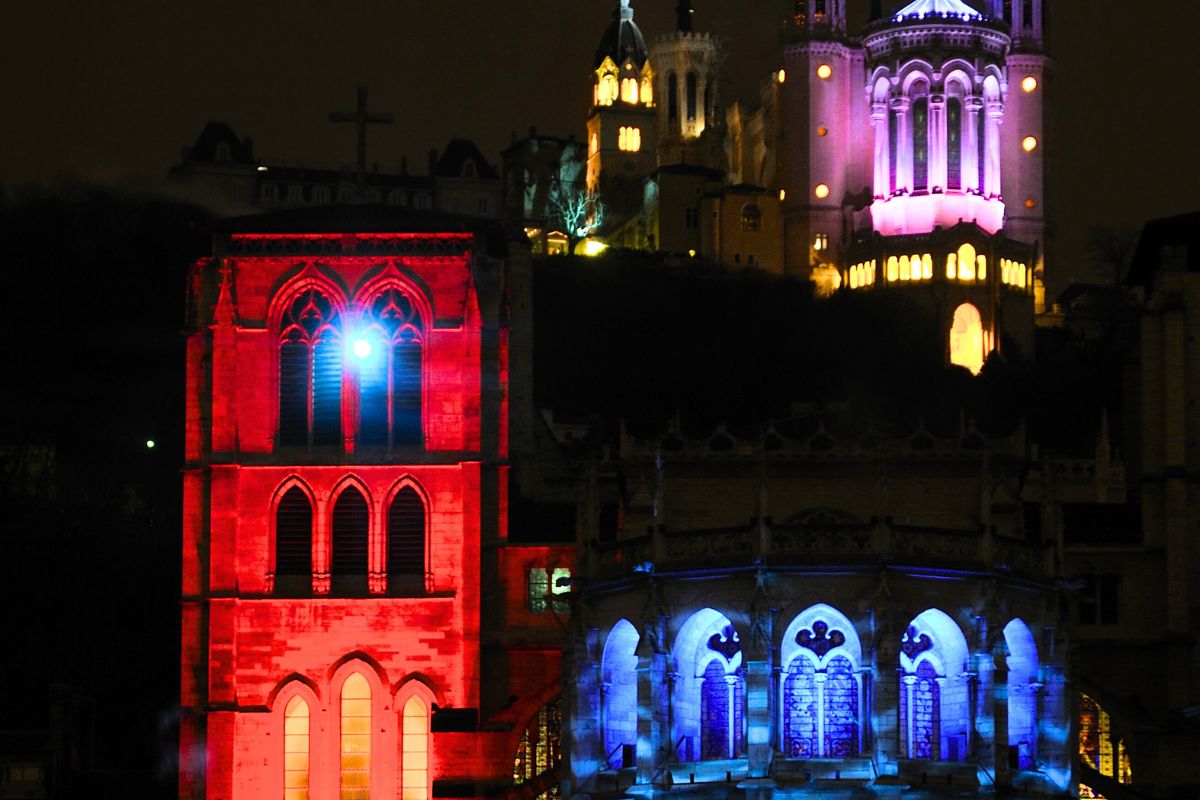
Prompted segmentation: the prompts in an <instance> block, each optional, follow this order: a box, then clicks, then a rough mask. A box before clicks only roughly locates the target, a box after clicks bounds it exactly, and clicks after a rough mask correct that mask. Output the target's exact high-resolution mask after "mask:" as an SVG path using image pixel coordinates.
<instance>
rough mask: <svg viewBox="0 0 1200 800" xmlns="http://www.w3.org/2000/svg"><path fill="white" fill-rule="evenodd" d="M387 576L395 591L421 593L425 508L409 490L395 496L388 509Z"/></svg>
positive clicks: (414, 493)
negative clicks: (417, 591) (418, 591)
mask: <svg viewBox="0 0 1200 800" xmlns="http://www.w3.org/2000/svg"><path fill="white" fill-rule="evenodd" d="M387 574H388V585H389V587H390V588H391V589H392V590H394V591H395V590H405V589H407V590H409V591H412V590H414V589H415V590H422V589H424V581H425V504H424V503H422V502H421V496H420V495H418V494H417V492H416V490H415V489H413V488H412V487H411V486H405V487H404V488H403V489H401V490H400V491H399V492H397V493H396V497H395V498H394V499H393V500H392V505H391V507H390V508H389V509H388V518H387Z"/></svg>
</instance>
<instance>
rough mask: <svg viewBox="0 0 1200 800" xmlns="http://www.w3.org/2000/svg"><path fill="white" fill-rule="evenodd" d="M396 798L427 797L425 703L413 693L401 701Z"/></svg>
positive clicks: (427, 747) (426, 720) (427, 759)
mask: <svg viewBox="0 0 1200 800" xmlns="http://www.w3.org/2000/svg"><path fill="white" fill-rule="evenodd" d="M400 757H401V764H400V798H401V800H428V798H429V707H428V706H426V705H425V701H424V700H422V699H421V698H420V697H417V696H416V695H413V696H412V697H410V698H408V701H407V702H405V704H404V709H403V711H402V718H401V742H400Z"/></svg>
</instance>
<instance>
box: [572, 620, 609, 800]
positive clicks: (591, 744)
mask: <svg viewBox="0 0 1200 800" xmlns="http://www.w3.org/2000/svg"><path fill="white" fill-rule="evenodd" d="M596 635H597V631H596V630H595V629H592V630H591V631H588V632H587V633H585V634H580V635H576V636H574V637H572V639H571V644H570V645H568V646H567V647H564V648H563V674H564V675H574V676H575V679H574V680H573V681H564V682H563V699H562V704H563V708H564V709H567V710H568V712H569V713H570V715H571V725H570V728H569V729H568V730H567V731H566V732H565V733H566V735H565V736H564V737H563V744H564V745H565V750H566V752H565V753H564V754H563V763H564V766H565V773H566V774H564V775H563V782H564V784H566V786H567V791H568V793H569V794H574V793H575V792H579V791H583V790H584V787H583V786H582V785H581V784H582V783H584V782H586V781H588V780H589V779H591V778H592V777H593V776H595V775H596V773H597V772H598V771H599V770H601V769H603V768H604V766H605V765H604V762H603V755H602V754H601V751H602V750H603V749H604V723H603V720H602V718H601V714H602V713H603V707H604V701H603V698H602V696H601V693H600V681H599V665H598V664H595V663H593V661H594V660H593V659H592V657H591V652H590V650H591V648H589V647H588V640H589V638H593V637H595V636H596Z"/></svg>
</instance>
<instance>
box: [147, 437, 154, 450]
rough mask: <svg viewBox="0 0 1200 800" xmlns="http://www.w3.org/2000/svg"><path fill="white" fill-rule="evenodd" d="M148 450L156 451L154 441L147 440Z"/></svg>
mask: <svg viewBox="0 0 1200 800" xmlns="http://www.w3.org/2000/svg"><path fill="white" fill-rule="evenodd" d="M146 449H147V450H153V449H154V440H153V439H147V440H146Z"/></svg>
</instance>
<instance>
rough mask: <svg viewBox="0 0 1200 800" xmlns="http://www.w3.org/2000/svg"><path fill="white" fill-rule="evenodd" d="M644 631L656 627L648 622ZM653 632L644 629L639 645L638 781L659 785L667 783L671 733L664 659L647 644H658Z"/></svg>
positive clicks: (665, 660) (655, 649)
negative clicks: (651, 642) (668, 719)
mask: <svg viewBox="0 0 1200 800" xmlns="http://www.w3.org/2000/svg"><path fill="white" fill-rule="evenodd" d="M646 627H647V628H654V627H656V626H655V624H654V623H647V624H646ZM653 633H656V632H654V631H650V630H647V631H646V633H644V634H643V636H642V642H641V644H639V645H638V666H637V696H638V712H637V713H638V722H637V730H638V738H637V782H638V783H639V784H643V785H654V786H660V785H665V784H669V782H670V774H671V773H670V768H669V765H670V759H671V746H672V742H671V741H670V739H671V732H670V730H669V729H668V728H667V727H666V723H667V706H668V704H669V702H670V701H669V696H668V687H667V657H666V654H664V653H661V652H659V651H658V648H656V647H653V646H650V645H648V644H647V643H648V642H650V641H654V642H657V641H658V637H657V635H652V634H653Z"/></svg>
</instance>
